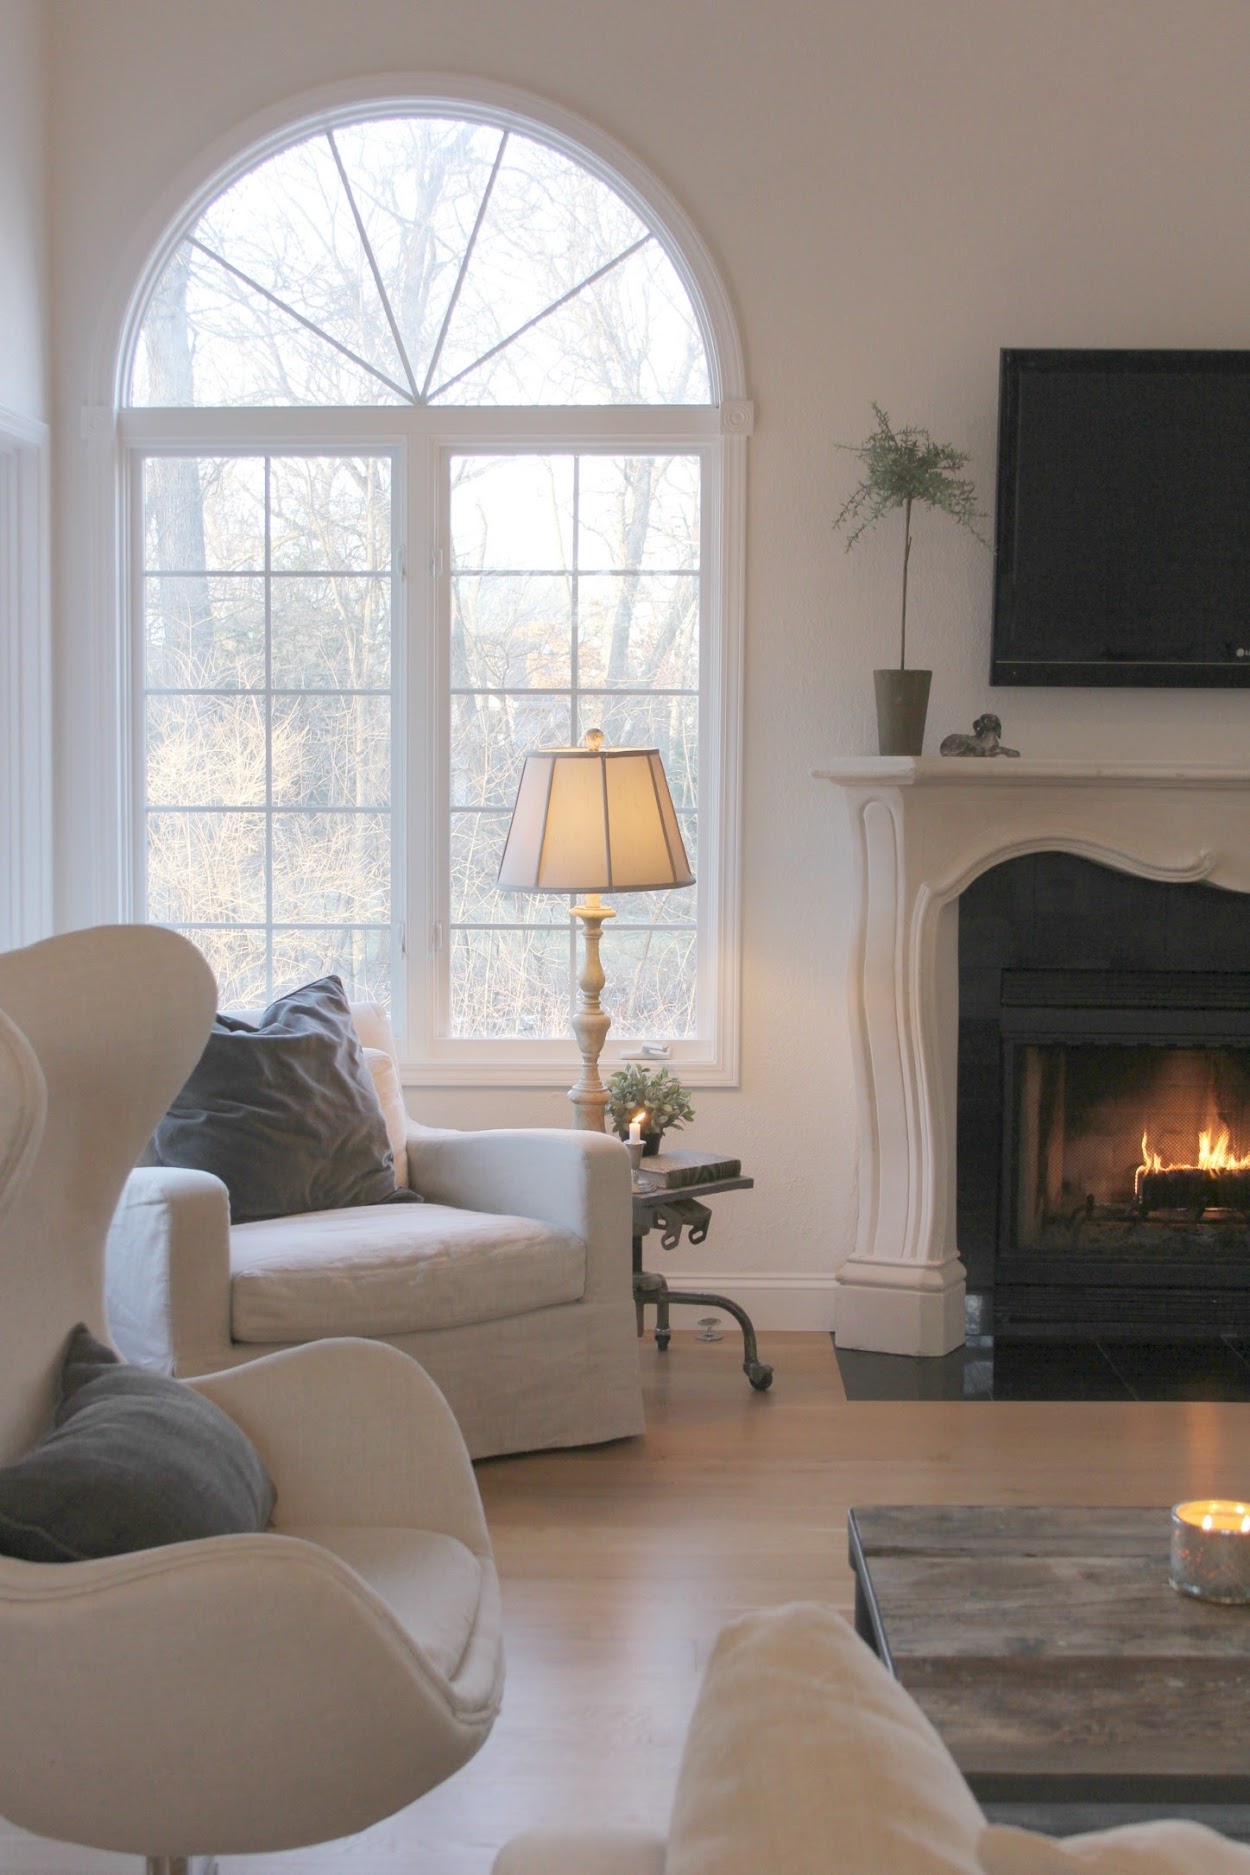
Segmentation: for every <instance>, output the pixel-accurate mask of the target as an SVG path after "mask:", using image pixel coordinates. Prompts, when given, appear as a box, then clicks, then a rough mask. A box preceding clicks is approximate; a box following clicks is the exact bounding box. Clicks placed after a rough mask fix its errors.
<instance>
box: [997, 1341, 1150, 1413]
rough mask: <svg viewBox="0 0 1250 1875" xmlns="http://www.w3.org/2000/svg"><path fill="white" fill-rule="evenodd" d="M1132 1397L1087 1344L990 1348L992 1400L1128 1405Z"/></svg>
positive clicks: (1099, 1352) (1094, 1346)
mask: <svg viewBox="0 0 1250 1875" xmlns="http://www.w3.org/2000/svg"><path fill="white" fill-rule="evenodd" d="M1132 1397H1133V1396H1132V1392H1131V1390H1130V1388H1129V1386H1128V1383H1127V1381H1125V1380H1123V1379H1122V1378H1121V1377H1120V1375H1119V1374H1118V1373H1117V1372H1116V1371H1115V1369H1114V1368H1113V1367H1112V1365H1111V1363H1110V1362H1109V1361H1108V1360H1107V1359H1106V1357H1105V1355H1104V1354H1103V1352H1102V1350H1101V1348H1099V1346H1098V1344H1097V1343H1096V1342H1093V1341H1071V1342H1069V1341H1002V1340H996V1341H995V1343H994V1398H995V1399H996V1400H1129V1399H1131V1398H1132Z"/></svg>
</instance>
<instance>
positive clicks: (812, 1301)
mask: <svg viewBox="0 0 1250 1875" xmlns="http://www.w3.org/2000/svg"><path fill="white" fill-rule="evenodd" d="M648 1267H649V1268H652V1267H654V1268H657V1269H658V1271H659V1273H660V1274H662V1275H663V1276H666V1277H667V1278H668V1282H669V1285H670V1287H671V1288H673V1289H703V1290H706V1291H708V1292H710V1293H711V1294H713V1295H724V1296H728V1297H729V1298H730V1299H731V1301H734V1302H737V1303H739V1304H740V1305H741V1306H742V1307H743V1308H744V1309H745V1310H746V1312H747V1314H748V1315H749V1316H750V1317H751V1320H752V1321H753V1322H754V1324H755V1326H756V1328H757V1329H759V1330H760V1331H761V1332H762V1331H763V1330H765V1329H770V1328H771V1329H774V1330H776V1331H778V1332H783V1331H785V1330H823V1331H824V1332H826V1333H828V1332H830V1331H831V1330H832V1328H833V1325H834V1321H833V1318H834V1298H835V1296H836V1293H837V1282H838V1279H837V1277H836V1276H834V1275H828V1276H783V1275H779V1274H778V1273H777V1271H775V1270H682V1269H680V1268H674V1266H673V1265H672V1264H671V1263H670V1261H669V1259H668V1258H667V1256H666V1257H663V1258H662V1259H660V1260H658V1261H657V1262H655V1263H654V1264H650V1265H648ZM700 1313H702V1314H712V1313H714V1311H713V1310H710V1309H705V1310H701V1311H700ZM694 1319H695V1316H694V1311H693V1310H691V1309H687V1308H678V1309H674V1311H673V1317H672V1322H673V1327H674V1328H679V1329H680V1328H685V1327H693V1326H694ZM648 1325H650V1317H648Z"/></svg>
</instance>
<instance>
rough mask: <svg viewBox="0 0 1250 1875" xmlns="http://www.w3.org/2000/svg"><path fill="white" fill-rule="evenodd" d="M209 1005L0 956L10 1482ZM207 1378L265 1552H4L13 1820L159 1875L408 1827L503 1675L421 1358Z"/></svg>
mask: <svg viewBox="0 0 1250 1875" xmlns="http://www.w3.org/2000/svg"><path fill="white" fill-rule="evenodd" d="M213 1004H214V985H213V981H212V977H211V974H210V972H209V970H208V967H207V965H206V964H205V963H204V961H203V959H202V958H201V957H200V955H199V953H198V952H197V951H196V950H194V948H193V947H192V946H191V945H189V944H187V943H186V942H185V941H184V940H182V939H181V938H178V937H176V936H174V935H173V934H172V933H169V932H164V931H159V930H149V929H144V928H141V927H136V926H131V927H121V928H109V929H103V930H95V931H85V932H77V933H74V934H71V935H69V936H66V937H60V938H53V939H50V940H48V941H47V942H46V943H43V944H38V945H34V946H32V947H30V948H29V949H26V950H20V951H13V952H10V953H8V954H7V955H5V956H0V1011H3V1012H4V1013H3V1015H0V1096H2V1098H0V1214H2V1215H0V1465H5V1464H8V1463H10V1462H11V1461H12V1460H14V1459H15V1458H17V1457H18V1456H20V1455H21V1454H23V1453H25V1452H27V1451H28V1450H29V1449H30V1448H31V1447H32V1446H33V1445H34V1444H35V1442H36V1441H37V1440H39V1439H40V1438H41V1436H42V1435H43V1434H44V1433H45V1432H46V1431H47V1429H48V1426H49V1424H50V1422H51V1417H52V1412H53V1408H54V1405H55V1402H56V1395H57V1388H58V1379H59V1373H60V1367H61V1361H62V1357H63V1355H64V1352H65V1348H66V1342H67V1337H68V1335H69V1331H70V1329H71V1328H72V1326H73V1325H74V1323H76V1322H79V1321H81V1322H85V1323H86V1324H87V1325H88V1327H89V1328H90V1329H91V1330H92V1332H93V1333H94V1334H95V1335H97V1336H103V1334H104V1332H105V1318H104V1242H105V1235H106V1231H107V1229H108V1224H109V1219H110V1217H111V1216H112V1214H113V1211H114V1207H115V1205H116V1203H117V1199H118V1196H119V1194H120V1191H121V1188H122V1184H123V1181H124V1179H125V1177H126V1174H127V1172H128V1170H129V1168H130V1167H131V1166H132V1165H133V1164H134V1160H135V1156H136V1154H137V1153H138V1152H139V1150H140V1148H141V1147H142V1145H143V1142H144V1141H145V1139H147V1137H148V1135H149V1134H150V1132H151V1130H152V1127H153V1125H154V1124H155V1122H156V1120H157V1119H158V1118H159V1116H160V1114H161V1113H162V1112H163V1110H164V1108H165V1106H166V1105H167V1104H168V1102H169V1100H170V1099H171V1098H172V1096H173V1094H174V1093H175V1092H176V1091H177V1089H178V1088H179V1086H180V1085H181V1084H182V1082H183V1080H184V1079H185V1078H186V1075H187V1073H188V1072H189V1070H190V1068H191V1066H192V1065H193V1063H194V1062H195V1060H196V1058H197V1056H198V1055H199V1052H200V1050H201V1048H202V1047H203V1044H204V1038H205V1036H206V1035H207V1033H208V1030H209V1027H210V1025H211V1022H212V1015H213ZM190 1384H191V1385H192V1386H193V1387H195V1388H196V1389H198V1391H200V1392H201V1393H203V1394H205V1395H207V1396H208V1397H209V1398H210V1399H212V1400H214V1401H215V1402H216V1403H217V1404H218V1405H219V1406H220V1407H221V1408H223V1409H224V1411H225V1412H226V1413H227V1414H228V1415H229V1416H230V1417H231V1418H232V1419H234V1420H235V1421H236V1423H237V1424H238V1425H239V1426H241V1427H242V1428H243V1430H244V1432H245V1433H246V1434H247V1435H248V1437H249V1438H250V1439H251V1441H252V1442H253V1444H254V1445H255V1446H256V1448H257V1449H258V1451H259V1453H260V1455H261V1458H262V1460H263V1462H264V1464H265V1466H266V1467H267V1469H268V1472H269V1474H270V1477H271V1478H272V1480H273V1482H274V1484H275V1486H276V1488H277V1504H276V1509H275V1512H274V1516H273V1521H272V1524H271V1526H270V1528H269V1529H268V1530H266V1531H264V1532H261V1533H257V1534H245V1535H231V1536H214V1537H209V1538H205V1539H200V1540H197V1541H190V1542H182V1543H173V1544H170V1545H168V1546H166V1547H162V1548H153V1549H145V1550H137V1551H131V1552H129V1553H126V1554H121V1555H108V1556H104V1557H101V1558H97V1559H94V1560H90V1561H82V1562H66V1563H34V1562H26V1561H19V1560H16V1559H14V1558H12V1557H9V1556H0V1663H3V1664H2V1667H0V1813H2V1814H3V1815H4V1816H6V1817H7V1818H9V1819H10V1820H11V1821H12V1822H14V1823H16V1824H18V1825H20V1826H21V1827H22V1828H25V1829H28V1830H32V1831H35V1832H36V1833H38V1834H40V1835H44V1836H51V1837H53V1838H56V1839H59V1840H67V1841H72V1842H78V1843H85V1844H88V1845H90V1846H92V1847H95V1848H100V1849H107V1850H114V1851H118V1852H122V1853H129V1854H138V1855H146V1856H147V1857H148V1860H149V1867H150V1868H151V1869H170V1868H173V1867H181V1866H182V1859H183V1858H186V1857H190V1856H198V1855H202V1854H207V1853H215V1852H221V1853H263V1852H267V1851H271V1850H279V1849H289V1848H295V1847H298V1846H299V1845H302V1844H305V1843H310V1842H314V1841H322V1840H326V1839H329V1838H333V1837H340V1836H344V1835H347V1834H349V1833H352V1832H355V1831H357V1830H359V1829H362V1828H363V1827H365V1826H366V1825H367V1824H369V1823H371V1822H374V1821H376V1820H378V1819H379V1818H381V1817H383V1816H386V1815H389V1814H390V1813H392V1812H393V1811H395V1810H397V1809H399V1808H400V1807H401V1806H403V1805H405V1804H407V1803H410V1802H411V1801H412V1800H413V1799H414V1798H416V1797H418V1796H420V1795H421V1794H422V1792H424V1791H425V1790H427V1789H429V1788H430V1787H431V1786H432V1785H433V1784H435V1783H437V1782H439V1781H440V1780H441V1779H443V1778H445V1777H447V1776H448V1775H449V1774H450V1773H451V1772H452V1771H454V1770H455V1769H456V1768H457V1767H458V1766H459V1765H461V1764H463V1763H464V1762H465V1760H466V1759H468V1758H469V1757H470V1756H471V1755H472V1754H473V1752H474V1751H476V1750H477V1748H478V1746H479V1745H480V1744H481V1743H482V1741H483V1740H484V1738H485V1737H486V1735H487V1733H488V1732H489V1730H490V1727H491V1724H492V1723H493V1720H494V1717H495V1714H496V1711H497V1709H498V1703H499V1696H500V1690H501V1686H502V1674H503V1665H502V1646H501V1621H500V1607H499V1590H498V1583H497V1580H496V1575H495V1569H494V1564H493V1560H492V1556H491V1548H490V1542H489V1539H488V1536H487V1532H486V1527H485V1522H484V1519H483V1516H482V1509H481V1502H480V1499H479V1497H478V1492H477V1487H476V1482H475V1480H474V1477H473V1472H472V1467H471V1465H470V1463H469V1459H468V1455H467V1453H466V1451H465V1447H464V1442H463V1440H462V1438H461V1436H460V1433H459V1431H458V1429H457V1427H456V1424H455V1421H454V1419H453V1418H452V1415H451V1413H450V1411H449V1409H448V1407H447V1405H446V1403H445V1401H444V1400H443V1399H442V1397H441V1395H440V1394H439V1392H438V1390H437V1388H436V1387H435V1386H434V1385H433V1383H432V1382H431V1381H430V1380H429V1379H428V1377H427V1376H426V1375H425V1374H424V1373H423V1372H422V1371H421V1369H420V1368H419V1367H418V1366H417V1364H416V1363H415V1362H414V1361H411V1360H408V1359H406V1358H405V1357H403V1356H401V1355H399V1354H397V1353H396V1352H395V1351H394V1350H393V1349H391V1348H386V1347H382V1346H380V1345H378V1344H377V1343H375V1342H369V1341H338V1342H335V1341H324V1342H321V1343H319V1344H318V1345H317V1346H314V1347H308V1348H299V1349H293V1350H291V1351H289V1352H286V1353H280V1354H277V1355H273V1356H271V1357H270V1358H268V1359H263V1360H258V1361H255V1362H253V1363H251V1364H249V1365H246V1366H238V1367H236V1368H235V1369H234V1370H233V1371H231V1372H228V1373H224V1374H218V1375H216V1376H212V1377H208V1378H204V1379H202V1380H199V1381H195V1382H192V1383H190Z"/></svg>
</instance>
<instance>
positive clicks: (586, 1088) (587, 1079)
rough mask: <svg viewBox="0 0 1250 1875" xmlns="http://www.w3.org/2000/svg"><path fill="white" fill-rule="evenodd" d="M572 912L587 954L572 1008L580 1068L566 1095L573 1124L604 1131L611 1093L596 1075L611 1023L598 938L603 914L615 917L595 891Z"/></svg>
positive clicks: (591, 1129)
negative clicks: (603, 997) (603, 995)
mask: <svg viewBox="0 0 1250 1875" xmlns="http://www.w3.org/2000/svg"><path fill="white" fill-rule="evenodd" d="M573 916H574V917H575V918H580V919H581V921H582V931H583V933H584V935H585V938H586V958H585V962H584V963H583V965H582V974H581V976H580V977H579V978H578V979H577V992H578V993H577V1008H576V1009H575V1010H574V1012H573V1033H574V1035H575V1036H576V1037H577V1046H578V1049H579V1050H580V1052H581V1057H582V1071H581V1074H580V1075H579V1076H578V1078H577V1080H576V1081H575V1082H574V1084H573V1086H572V1087H570V1089H569V1099H570V1100H571V1101H572V1102H573V1125H574V1126H577V1127H581V1128H582V1130H583V1131H584V1132H587V1133H606V1132H607V1130H608V1128H607V1123H606V1121H605V1118H604V1115H605V1114H606V1112H607V1108H608V1100H609V1098H610V1096H609V1094H608V1090H607V1088H606V1087H605V1086H604V1085H603V1082H602V1081H601V1080H600V1078H599V1057H600V1055H601V1054H602V1053H603V1044H604V1042H605V1041H606V1039H607V1034H608V1030H609V1029H610V1028H611V1027H612V1018H611V1016H610V1015H609V1014H608V1013H607V1011H606V1010H605V1009H604V1008H602V1007H601V1005H600V1002H599V995H600V992H601V990H602V989H603V986H604V983H605V981H606V978H605V977H604V974H603V965H602V964H601V963H600V962H599V938H600V935H601V933H602V931H603V923H604V920H605V918H615V916H616V913H615V912H614V911H613V910H612V908H611V906H610V905H605V904H603V903H602V901H601V900H600V897H599V894H598V893H597V892H587V894H586V898H585V902H584V903H583V904H581V905H574V907H573Z"/></svg>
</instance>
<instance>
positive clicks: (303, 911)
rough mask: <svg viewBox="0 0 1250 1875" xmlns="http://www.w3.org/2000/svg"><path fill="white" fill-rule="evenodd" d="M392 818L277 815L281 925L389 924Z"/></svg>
mask: <svg viewBox="0 0 1250 1875" xmlns="http://www.w3.org/2000/svg"><path fill="white" fill-rule="evenodd" d="M390 871H391V828H390V817H389V815H387V814H343V813H339V814H275V815H274V817H273V917H274V922H275V924H389V922H390V916H391V902H390V900H391V890H390Z"/></svg>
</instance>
